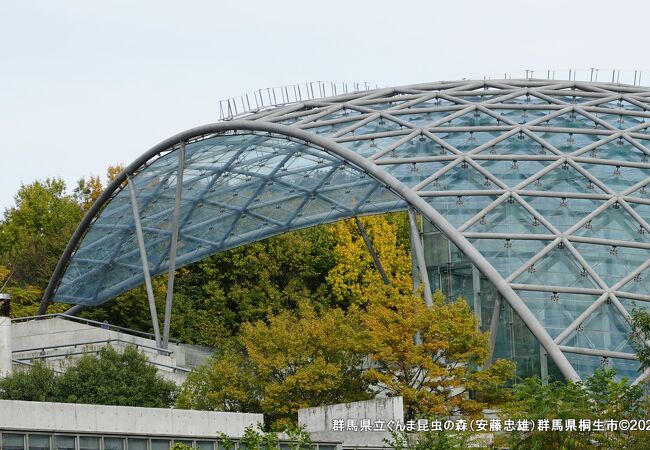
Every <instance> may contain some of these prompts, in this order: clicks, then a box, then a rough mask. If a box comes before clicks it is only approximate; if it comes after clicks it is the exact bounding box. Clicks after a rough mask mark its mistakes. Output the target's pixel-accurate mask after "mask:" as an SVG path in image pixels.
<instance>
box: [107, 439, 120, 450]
mask: <svg viewBox="0 0 650 450" xmlns="http://www.w3.org/2000/svg"><path fill="white" fill-rule="evenodd" d="M104 450H124V439H122V438H104Z"/></svg>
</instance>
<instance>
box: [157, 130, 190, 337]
mask: <svg viewBox="0 0 650 450" xmlns="http://www.w3.org/2000/svg"><path fill="white" fill-rule="evenodd" d="M184 170H185V141H181V144H180V147H179V149H178V173H177V175H176V200H175V203H174V217H173V219H172V229H171V232H172V240H171V245H170V247H169V268H168V269H167V297H166V299H165V321H164V325H163V337H162V348H165V349H166V348H167V347H168V346H169V326H170V323H171V316H172V302H173V297H174V275H175V272H176V251H177V247H178V222H179V221H180V215H181V196H182V195H183V171H184Z"/></svg>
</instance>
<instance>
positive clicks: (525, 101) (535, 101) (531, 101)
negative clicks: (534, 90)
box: [503, 94, 550, 105]
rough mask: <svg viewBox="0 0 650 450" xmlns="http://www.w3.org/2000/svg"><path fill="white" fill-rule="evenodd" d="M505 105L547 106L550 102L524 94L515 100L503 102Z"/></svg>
mask: <svg viewBox="0 0 650 450" xmlns="http://www.w3.org/2000/svg"><path fill="white" fill-rule="evenodd" d="M503 103H504V104H506V105H548V104H550V102H548V101H547V100H543V99H541V98H539V97H536V96H535V95H532V94H526V95H522V96H519V97H515V98H510V99H508V100H506V101H504V102H503Z"/></svg>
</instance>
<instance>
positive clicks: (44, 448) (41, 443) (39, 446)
mask: <svg viewBox="0 0 650 450" xmlns="http://www.w3.org/2000/svg"><path fill="white" fill-rule="evenodd" d="M49 449H50V436H49V435H45V434H30V435H29V450H49Z"/></svg>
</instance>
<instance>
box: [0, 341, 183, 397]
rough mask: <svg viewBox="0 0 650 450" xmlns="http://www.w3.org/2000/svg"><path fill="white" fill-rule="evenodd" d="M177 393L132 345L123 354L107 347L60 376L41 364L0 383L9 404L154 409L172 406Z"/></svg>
mask: <svg viewBox="0 0 650 450" xmlns="http://www.w3.org/2000/svg"><path fill="white" fill-rule="evenodd" d="M176 389H177V388H176V385H175V384H174V383H172V382H171V381H167V380H165V379H163V378H162V377H161V376H160V375H159V374H158V372H157V370H156V368H155V367H154V366H152V365H151V364H150V363H149V362H148V360H147V358H146V356H145V355H144V354H142V353H140V352H138V350H137V349H136V348H135V347H133V346H128V347H126V348H125V349H124V351H123V352H122V353H120V352H118V351H117V350H115V349H113V348H112V347H104V348H103V349H101V350H100V351H99V354H98V355H97V356H95V355H85V356H83V357H82V358H80V359H79V361H78V362H77V364H75V365H73V366H70V367H68V368H67V369H66V370H65V372H64V373H63V374H62V375H60V376H56V375H55V373H54V371H53V370H51V369H50V368H48V367H46V366H45V365H43V364H42V363H40V362H36V363H34V365H33V366H31V367H29V368H27V369H22V370H17V371H16V372H14V373H13V374H11V375H9V376H7V377H5V378H4V379H2V380H0V398H2V399H6V400H29V401H48V402H63V403H88V404H96V405H121V406H143V407H154V408H164V407H168V406H170V405H172V404H173V402H174V399H175V395H176Z"/></svg>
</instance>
